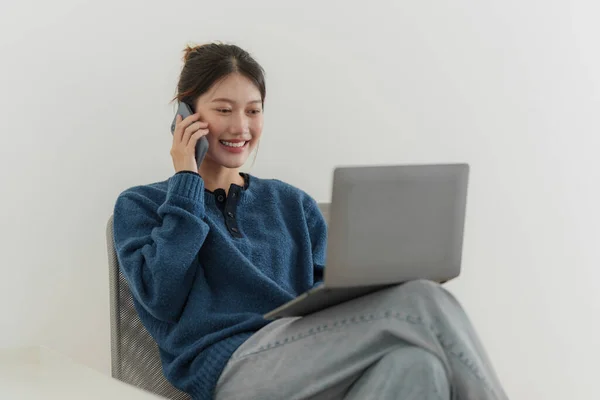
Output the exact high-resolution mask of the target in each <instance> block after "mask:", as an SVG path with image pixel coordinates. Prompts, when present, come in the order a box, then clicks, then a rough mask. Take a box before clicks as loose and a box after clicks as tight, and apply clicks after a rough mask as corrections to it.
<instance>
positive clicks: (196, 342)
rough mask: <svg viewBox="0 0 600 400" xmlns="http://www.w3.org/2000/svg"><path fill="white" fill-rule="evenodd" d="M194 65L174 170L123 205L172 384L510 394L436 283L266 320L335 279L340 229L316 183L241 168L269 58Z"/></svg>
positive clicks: (120, 215) (185, 76) (135, 276)
mask: <svg viewBox="0 0 600 400" xmlns="http://www.w3.org/2000/svg"><path fill="white" fill-rule="evenodd" d="M184 60H185V66H184V67H183V70H182V73H181V78H180V80H179V85H178V95H177V97H176V99H177V100H179V101H181V102H185V103H186V104H188V105H191V107H192V109H193V110H192V111H193V112H194V114H193V115H190V116H187V117H186V118H185V119H182V118H181V117H178V118H177V119H176V125H175V129H174V133H173V145H172V148H171V156H172V158H173V165H174V167H175V174H174V175H173V176H171V177H170V178H169V179H168V180H166V181H163V182H157V183H153V184H150V185H145V186H137V187H133V188H130V189H128V190H126V191H124V192H123V193H122V194H121V195H120V196H119V198H118V199H117V202H116V205H115V210H114V232H113V236H114V241H115V249H116V253H117V257H118V260H119V265H120V267H121V270H122V272H123V276H124V277H125V279H127V282H128V284H129V287H130V288H131V293H132V295H133V299H134V304H135V306H136V310H137V312H138V314H139V317H140V320H141V321H142V323H143V324H144V326H145V327H146V329H147V330H148V332H149V333H150V334H151V336H152V337H153V338H154V339H155V340H156V342H157V344H158V347H159V349H160V353H161V358H162V363H163V369H164V372H165V376H166V378H167V379H168V380H169V381H170V382H171V383H172V384H173V385H174V386H176V387H177V388H179V389H181V390H183V391H185V392H187V393H190V394H191V395H192V396H193V398H194V399H213V398H216V399H218V400H220V399H267V398H278V399H307V398H321V399H341V398H344V399H365V398H377V399H391V398H402V399H409V398H411V399H420V400H427V399H436V400H439V399H449V398H450V396H451V395H452V396H454V393H456V396H455V397H453V398H460V399H464V400H471V399H473V400H475V399H477V400H485V399H505V398H506V396H505V394H504V392H503V390H502V388H501V386H500V384H499V382H498V379H497V377H496V375H495V372H494V371H493V369H492V367H491V365H490V363H489V361H488V360H487V357H486V355H485V351H484V350H483V348H482V346H481V345H480V343H479V342H478V339H477V335H476V334H475V332H474V330H473V327H472V326H471V324H470V322H469V320H468V318H467V317H466V315H465V313H464V311H463V310H462V308H461V307H460V305H459V304H458V302H457V301H456V300H455V299H454V298H453V297H452V296H451V295H450V294H449V293H448V292H446V291H445V289H443V288H442V287H441V286H439V285H437V284H434V283H431V282H424V281H417V282H411V283H407V284H405V285H399V286H396V287H394V288H392V289H390V290H387V291H380V292H377V293H374V294H371V295H367V296H363V297H361V298H358V299H355V300H353V301H352V302H347V303H343V304H341V305H338V306H335V307H330V308H328V309H325V310H322V311H320V312H316V313H313V314H310V315H307V316H304V317H301V318H292V317H289V318H281V319H279V320H277V321H269V320H266V319H264V318H263V315H264V314H265V313H267V312H269V311H271V310H274V309H275V308H277V307H279V306H281V305H282V304H285V303H287V302H289V301H291V300H293V299H294V298H296V297H297V296H299V295H300V294H302V293H305V292H306V291H308V290H310V289H311V288H314V287H315V286H316V285H318V284H320V283H321V282H322V280H323V272H324V265H325V249H326V246H327V225H326V223H325V219H324V218H323V215H322V214H321V212H320V211H319V208H318V206H317V202H316V201H315V200H314V199H313V198H312V197H311V196H309V195H308V194H307V193H306V192H304V191H302V190H300V189H298V188H296V187H294V186H292V185H289V184H287V183H284V182H281V181H279V180H275V179H261V178H258V177H255V176H250V175H248V174H242V173H240V167H241V166H242V165H243V164H244V163H245V162H246V160H247V158H248V155H249V154H250V152H251V151H252V150H253V149H254V148H256V146H257V144H258V142H259V140H260V138H261V134H262V128H263V112H262V111H263V105H264V100H265V92H266V90H265V81H264V76H263V70H262V68H261V67H260V66H259V65H258V63H257V62H256V61H255V60H254V59H253V58H252V57H251V56H250V55H249V54H248V53H247V52H246V51H244V50H242V49H240V48H239V47H237V46H234V45H223V44H208V45H204V46H198V47H194V48H187V49H186V52H185V58H184ZM202 137H206V138H207V140H208V142H209V150H208V153H207V154H206V156H205V157H204V159H203V160H201V163H200V167H198V164H197V161H199V160H196V159H195V154H196V152H195V146H196V143H197V142H198V140H199V139H200V138H202ZM392 311H393V312H392ZM323 355H327V357H323Z"/></svg>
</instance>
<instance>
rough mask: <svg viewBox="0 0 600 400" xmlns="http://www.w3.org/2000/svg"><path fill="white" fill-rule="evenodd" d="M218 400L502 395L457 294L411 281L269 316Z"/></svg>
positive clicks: (481, 398) (234, 362) (436, 399)
mask: <svg viewBox="0 0 600 400" xmlns="http://www.w3.org/2000/svg"><path fill="white" fill-rule="evenodd" d="M215 398H216V399H217V400H235V399H240V400H241V399H252V400H255V399H256V400H271V399H277V400H293V399H323V400H330V399H346V400H363V399H377V400H387V399H402V400H413V399H414V400H441V399H443V400H446V399H460V400H487V399H507V396H506V394H505V393H504V390H503V389H502V387H501V384H500V382H499V380H498V377H497V376H496V374H495V372H494V370H493V367H492V365H491V363H490V361H489V359H488V357H487V355H486V354H485V350H484V349H483V346H482V345H481V343H480V342H479V339H478V338H477V335H476V333H475V331H474V329H473V326H472V325H471V323H470V321H469V319H468V318H467V315H466V314H465V312H464V311H463V309H462V308H461V306H460V304H459V303H458V302H457V301H456V299H455V298H454V297H453V296H452V295H451V294H450V293H449V292H448V291H446V290H445V289H444V288H442V287H441V286H440V285H438V284H435V283H432V282H429V281H424V280H418V281H411V282H408V283H405V284H402V285H398V286H394V287H392V288H387V289H384V290H381V291H379V292H375V293H372V294H369V295H366V296H363V297H360V298H358V299H354V300H351V301H348V302H345V303H343V304H340V305H337V306H334V307H330V308H328V309H326V310H322V311H319V312H316V313H314V314H311V315H308V316H305V317H297V318H282V319H278V320H275V321H274V322H272V323H270V324H269V325H267V326H265V327H264V328H263V329H261V330H260V331H258V332H257V333H255V334H254V335H253V336H252V337H250V339H248V340H247V341H246V342H245V343H243V344H242V345H241V346H240V347H239V348H238V349H237V350H236V352H235V353H234V354H233V355H232V357H231V359H230V360H229V362H228V364H227V365H226V367H225V369H224V371H223V373H222V374H221V377H220V378H219V381H218V383H217V387H216V389H215Z"/></svg>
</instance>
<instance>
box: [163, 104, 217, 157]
mask: <svg viewBox="0 0 600 400" xmlns="http://www.w3.org/2000/svg"><path fill="white" fill-rule="evenodd" d="M193 113H194V112H193V111H192V108H191V107H190V106H189V104H187V103H185V102H183V101H180V102H179V105H178V106H177V114H179V115H181V118H182V119H186V118H187V117H189V116H190V115H192V114H193ZM177 114H175V117H174V118H173V122H172V123H171V134H174V133H175V121H176V119H177ZM207 152H208V139H207V138H206V136H202V137H201V138H200V140H198V143H197V144H196V163H197V164H198V168H200V164H202V160H204V156H206V153H207Z"/></svg>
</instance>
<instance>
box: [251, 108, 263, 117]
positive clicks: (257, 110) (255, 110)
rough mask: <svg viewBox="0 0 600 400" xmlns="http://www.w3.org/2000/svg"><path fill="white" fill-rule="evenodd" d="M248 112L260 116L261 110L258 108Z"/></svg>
mask: <svg viewBox="0 0 600 400" xmlns="http://www.w3.org/2000/svg"><path fill="white" fill-rule="evenodd" d="M249 112H250V114H254V115H256V114H260V113H261V112H262V110H261V109H259V108H257V109H254V110H250V111H249Z"/></svg>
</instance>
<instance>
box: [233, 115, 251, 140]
mask: <svg viewBox="0 0 600 400" xmlns="http://www.w3.org/2000/svg"><path fill="white" fill-rule="evenodd" d="M231 131H232V132H231V133H234V134H236V135H244V134H247V133H249V132H250V121H249V118H248V116H247V115H246V113H245V112H241V113H236V114H235V115H234V116H233V118H232V119H231Z"/></svg>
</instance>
